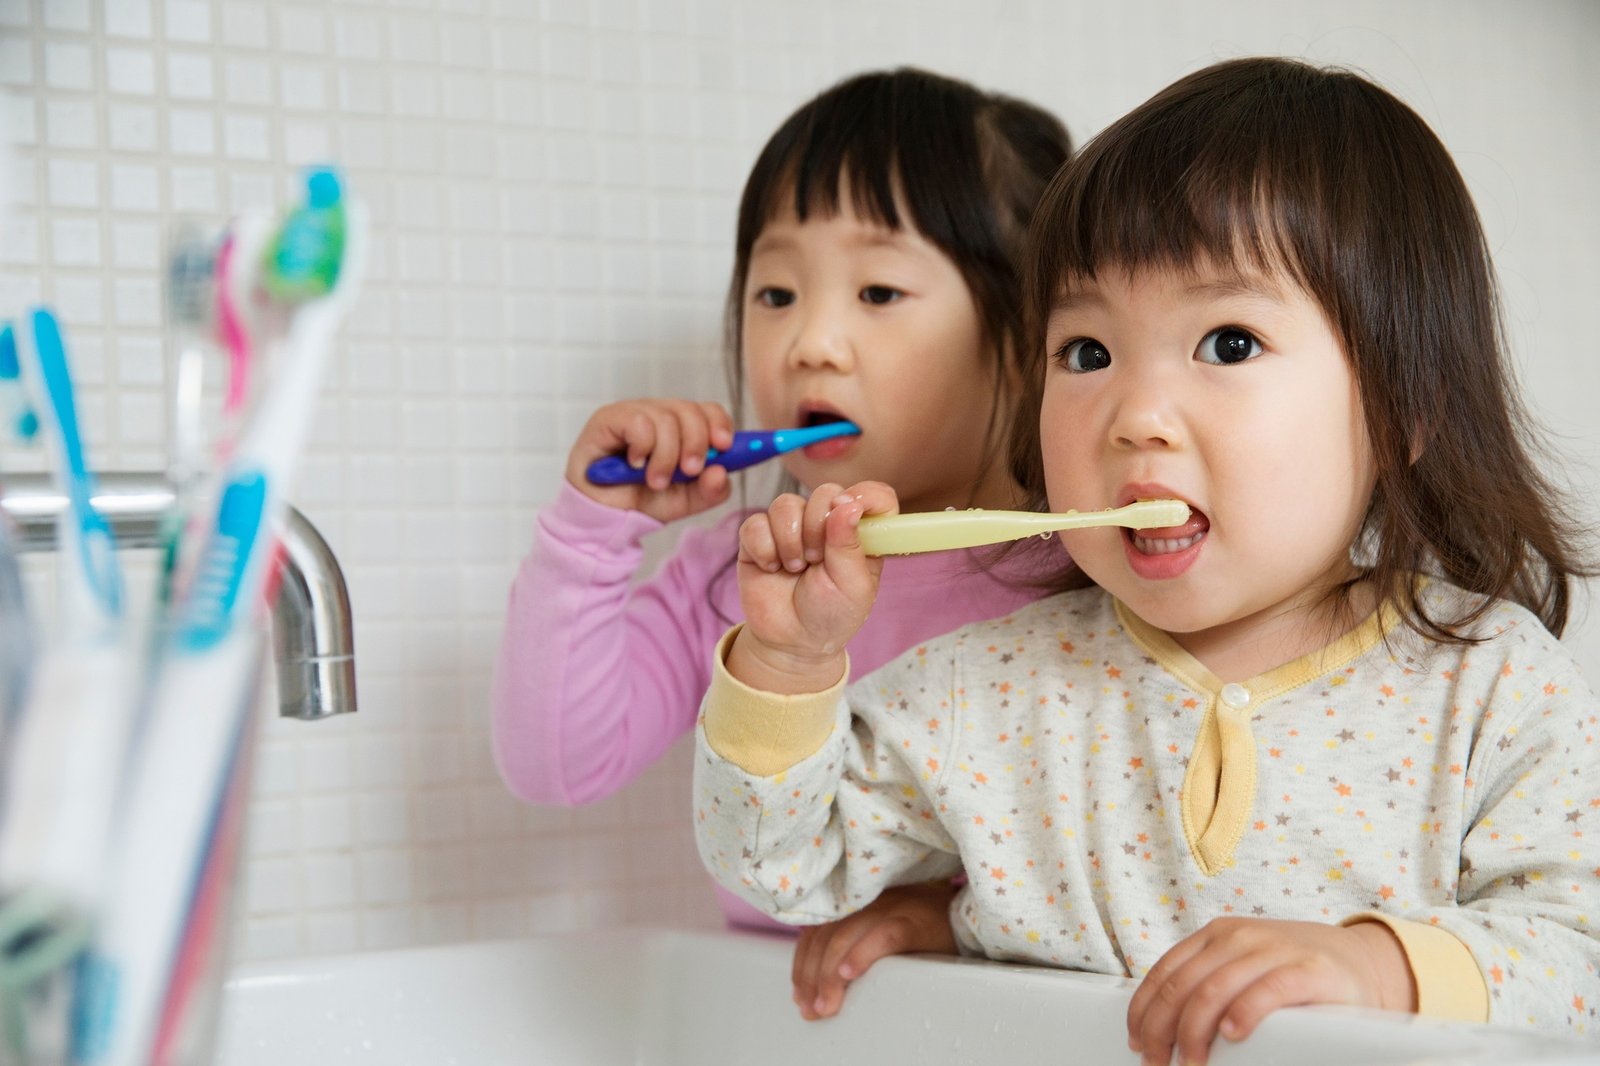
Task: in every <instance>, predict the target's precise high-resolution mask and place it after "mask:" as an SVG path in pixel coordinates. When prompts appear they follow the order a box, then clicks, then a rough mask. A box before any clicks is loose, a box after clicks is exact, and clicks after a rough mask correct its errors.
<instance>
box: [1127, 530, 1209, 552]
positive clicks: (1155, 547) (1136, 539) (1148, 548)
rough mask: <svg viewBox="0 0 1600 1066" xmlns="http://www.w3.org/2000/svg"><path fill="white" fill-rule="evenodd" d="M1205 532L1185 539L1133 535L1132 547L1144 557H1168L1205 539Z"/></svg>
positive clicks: (1202, 531)
mask: <svg viewBox="0 0 1600 1066" xmlns="http://www.w3.org/2000/svg"><path fill="white" fill-rule="evenodd" d="M1205 535H1206V531H1205V530H1201V531H1200V532H1198V533H1193V534H1191V535H1189V536H1187V537H1141V536H1139V534H1137V533H1135V534H1134V535H1133V546H1134V547H1135V548H1136V549H1138V550H1139V552H1140V553H1141V554H1144V555H1170V554H1172V553H1173V552H1181V551H1183V549H1185V548H1188V547H1190V546H1192V545H1194V544H1198V543H1199V542H1200V541H1202V540H1204V539H1205Z"/></svg>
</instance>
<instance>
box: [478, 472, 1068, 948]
mask: <svg viewBox="0 0 1600 1066" xmlns="http://www.w3.org/2000/svg"><path fill="white" fill-rule="evenodd" d="M743 518H744V514H741V513H735V514H730V515H729V516H727V517H726V518H725V519H723V520H722V521H721V522H719V523H717V524H716V525H714V526H711V527H709V528H701V529H691V530H689V531H688V532H686V533H685V534H684V535H683V537H682V539H681V540H680V541H679V542H678V546H677V550H676V551H675V553H674V554H673V555H672V556H671V557H670V558H669V559H667V560H666V562H664V563H663V564H662V565H661V567H660V568H659V570H658V571H657V572H656V574H655V575H654V576H652V577H651V578H649V579H648V580H646V581H642V582H637V583H636V582H635V581H634V578H635V575H636V574H637V573H638V571H639V568H640V566H641V565H642V563H643V560H644V548H643V546H642V545H641V539H642V538H643V537H644V536H645V535H646V534H648V533H651V532H653V531H655V530H658V529H660V528H661V523H660V522H657V521H656V520H655V519H653V518H650V517H648V516H646V515H643V514H640V513H639V512H637V511H623V510H618V509H616V508H613V507H607V506H605V505H603V504H599V503H596V502H594V501H593V500H591V499H589V498H588V497H586V496H584V495H583V494H582V493H580V492H578V491H577V490H576V489H574V488H573V487H572V486H570V485H567V484H565V483H563V484H562V486H561V489H560V492H559V494H558V496H557V498H556V499H555V501H554V502H553V503H552V504H551V505H550V506H548V507H546V508H545V509H544V510H543V511H541V512H540V514H539V518H538V521H537V523H536V527H535V532H534V541H533V549H532V550H531V551H530V552H529V553H528V555H527V558H525V559H524V560H523V562H522V566H521V568H520V569H519V570H518V572H517V577H516V580H515V582H514V583H513V584H512V586H511V598H510V605H509V607H508V608H507V611H506V626H505V633H504V636H503V637H502V639H501V643H500V655H499V659H498V662H497V665H496V669H495V679H494V688H493V697H492V698H493V712H494V751H495V761H496V765H497V766H498V767H499V768H500V776H501V777H502V779H504V781H505V783H506V786H507V787H508V788H510V790H511V791H512V792H513V793H514V794H515V795H517V796H518V797H520V798H521V799H523V800H526V801H527V802H529V803H540V804H556V805H561V806H569V807H570V806H580V805H582V804H585V803H591V802H593V801H595V800H599V799H604V798H605V797H607V796H609V795H611V794H612V793H614V792H617V791H618V790H620V789H621V788H623V787H624V786H625V785H627V784H628V783H629V782H631V781H633V780H634V778H636V777H638V776H639V774H640V773H641V772H643V770H644V769H645V768H646V767H648V766H649V765H650V764H651V763H653V762H655V760H656V759H658V758H660V757H661V755H662V753H663V752H665V751H666V749H667V748H668V746H669V745H671V744H672V742H673V741H675V740H677V739H678V738H679V737H680V736H682V735H684V734H685V733H688V732H690V731H691V730H692V729H693V728H694V723H695V718H696V716H697V715H698V713H699V710H700V700H701V697H702V696H704V695H705V691H706V687H707V686H708V685H709V683H710V680H711V664H712V653H713V649H714V648H715V647H716V644H717V640H718V638H719V637H721V636H722V634H723V632H724V631H726V630H727V628H728V626H729V625H731V624H733V623H734V622H739V621H742V620H743V618H744V612H743V611H742V610H741V609H740V606H739V588H738V582H737V580H736V579H735V577H734V574H733V568H732V565H731V563H732V561H733V559H734V556H735V555H736V554H737V551H738V541H737V538H738V529H739V523H740V522H741V521H742V520H743ZM1054 550H1055V551H1059V550H1060V549H1059V547H1058V546H1057V547H1056V548H1055V549H1054ZM1039 561H1040V560H1039V558H1037V557H1035V556H1026V557H1021V558H1017V559H1013V560H1008V561H1007V563H1006V564H1005V565H1003V566H1001V567H999V568H993V569H991V570H985V569H983V568H982V567H980V566H979V565H978V559H977V558H976V557H975V556H974V554H973V553H972V552H941V553H935V554H929V555H911V556H903V557H897V558H890V559H886V560H884V567H883V577H882V580H881V581H880V584H879V589H878V600H877V603H876V604H875V606H874V607H873V610H872V614H871V615H870V616H869V617H868V619H867V622H866V624H865V625H864V626H863V627H862V629H861V631H860V632H859V633H857V634H856V636H855V639H854V640H852V641H851V642H850V645H849V652H850V676H851V679H852V680H854V679H855V678H856V677H859V676H861V675H862V674H866V673H869V672H871V671H872V670H874V669H876V668H877V667H879V666H881V665H883V664H884V663H886V662H888V661H889V660H891V659H893V658H894V657H895V656H897V655H898V654H899V653H900V652H902V651H904V650H905V649H907V648H909V647H911V646H913V645H915V644H919V643H921V642H922V641H924V640H927V639H929V638H931V637H935V636H938V635H939V634H941V633H944V632H947V631H948V630H951V629H954V628H956V627H957V626H961V625H965V624H966V623H968V622H973V621H978V620H981V619H985V618H992V617H995V616H998V615H1004V614H1009V613H1010V612H1011V611H1013V610H1015V609H1016V608H1018V607H1020V606H1022V605H1023V604H1025V603H1028V602H1030V601H1032V600H1034V599H1037V598H1038V597H1039V595H1040V594H1041V590H1039V589H1038V588H1034V587H1029V586H1027V585H1026V584H1025V583H1023V582H1021V581H1020V580H1017V579H1018V578H1020V577H1022V576H1024V575H1025V574H1026V573H1027V570H1028V568H1029V567H1030V566H1032V565H1036V564H1037V563H1038V562H1039ZM1007 578H1010V579H1011V580H1007ZM687 787H688V783H687V782H685V788H686V789H687ZM685 802H688V801H687V799H685ZM718 895H719V899H720V900H721V902H722V907H723V912H724V914H726V915H727V917H728V920H729V921H731V922H736V923H739V924H745V925H756V926H759V927H763V928H787V927H781V926H779V925H778V924H777V923H776V922H774V921H773V920H772V919H770V918H767V917H766V916H764V915H762V914H760V913H759V912H757V911H756V910H755V909H754V908H753V907H751V906H750V905H749V904H747V903H745V902H743V901H742V900H739V899H737V898H735V897H734V896H733V895H731V894H729V893H725V892H722V890H720V889H719V890H718Z"/></svg>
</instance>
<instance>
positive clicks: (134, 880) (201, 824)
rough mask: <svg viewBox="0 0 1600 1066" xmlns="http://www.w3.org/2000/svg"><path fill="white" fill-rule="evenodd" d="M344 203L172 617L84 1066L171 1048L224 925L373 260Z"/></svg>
mask: <svg viewBox="0 0 1600 1066" xmlns="http://www.w3.org/2000/svg"><path fill="white" fill-rule="evenodd" d="M345 207H346V212H347V214H346V225H347V229H346V231H345V236H344V243H343V251H342V257H341V259H340V264H339V268H338V274H337V280H336V281H335V282H334V284H333V288H332V290H331V291H329V292H327V293H325V294H323V295H320V296H317V297H315V298H309V299H306V300H305V301H303V302H300V303H296V304H294V305H292V306H288V305H281V304H280V305H275V304H274V303H273V300H272V298H270V297H269V298H266V300H267V303H268V305H269V310H272V311H274V312H276V316H275V317H274V319H273V322H272V324H271V325H264V326H263V332H262V334H261V336H260V337H259V338H258V341H259V342H260V343H261V344H262V345H263V346H264V347H265V348H266V349H267V352H266V364H267V365H268V366H269V367H271V368H272V380H271V381H270V382H267V383H265V385H264V392H263V394H262V395H261V398H260V401H259V402H258V403H256V404H255V405H254V406H253V410H252V411H251V412H250V414H249V416H248V426H247V427H246V428H245V429H244V431H243V433H242V435H241V437H240V440H239V443H238V446H237V449H236V450H235V452H234V453H233V455H232V457H231V460H230V461H229V463H228V467H227V469H226V470H225V471H224V472H223V475H222V478H221V491H220V493H219V496H218V499H217V503H216V509H215V512H214V517H213V519H212V521H211V522H210V525H209V528H208V529H207V540H206V544H205V547H204V549H203V551H202V555H201V558H200V561H199V564H198V566H197V568H196V570H195V573H194V577H193V581H192V584H191V585H190V586H189V587H188V588H185V589H182V590H180V599H179V602H177V603H175V604H174V611H173V619H174V629H173V632H172V634H171V635H170V637H169V639H168V641H167V642H166V645H165V648H164V651H163V657H162V660H161V662H160V663H159V664H158V666H159V674H158V676H157V678H156V682H155V688H154V691H153V694H152V696H151V698H150V710H149V724H148V726H147V728H146V733H145V737H144V743H143V746H142V748H141V757H140V759H139V761H138V763H137V766H136V772H135V773H134V775H133V778H132V781H131V782H130V790H129V797H128V803H127V815H126V817H125V829H124V832H123V833H122V834H121V837H120V839H119V840H118V842H117V843H118V847H117V849H116V852H115V854H114V856H113V862H114V866H113V877H114V881H113V884H114V892H113V893H112V899H111V900H110V903H109V905H108V908H107V913H106V915H105V918H104V920H103V922H102V925H101V928H100V929H99V931H98V933H97V935H96V938H95V942H94V944H93V946H92V948H91V963H92V964H93V966H94V967H95V968H96V970H97V971H99V972H100V973H102V974H104V982H103V985H104V988H106V989H107V991H106V992H105V994H104V996H101V995H98V994H97V992H98V991H99V989H97V988H93V987H91V988H89V989H87V990H86V991H85V993H84V994H82V995H80V997H79V1001H78V1004H77V1006H78V1007H79V1010H78V1011H77V1012H76V1014H75V1021H76V1025H75V1029H74V1033H73V1044H74V1057H73V1061H74V1062H75V1063H84V1064H87V1063H93V1064H96V1066H99V1064H102V1063H103V1064H106V1066H148V1064H149V1063H152V1062H155V1063H161V1062H163V1061H164V1060H166V1059H167V1058H168V1056H169V1054H170V1052H171V1043H170V1042H171V1040H172V1039H174V1034H175V1033H176V1032H178V1031H179V1030H181V1029H182V1028H183V1026H182V1022H183V1020H184V1016H185V1015H186V1014H187V1013H188V1011H189V1008H190V1006H191V1005H190V1003H189V1002H188V1000H189V997H190V996H192V994H193V993H194V992H195V991H196V988H195V986H194V985H193V984H192V983H190V982H189V980H188V979H187V978H186V975H185V974H184V973H183V972H182V969H181V966H180V960H182V959H184V958H186V957H189V956H191V954H192V952H191V950H190V949H192V948H196V947H198V949H199V954H200V955H202V956H203V955H205V954H206V953H207V952H208V951H215V950H216V948H217V945H216V943H215V941H216V940H217V939H219V938H220V937H221V936H222V934H223V933H225V930H224V929H220V928H218V927H217V926H216V925H215V924H213V925H211V926H209V927H202V926H201V925H197V924H196V909H197V906H198V905H199V904H201V903H203V902H204V901H203V900H202V899H201V898H200V897H201V895H202V893H203V892H204V886H205V885H206V883H207V879H206V878H205V877H204V876H202V875H203V874H204V873H205V872H206V871H207V870H208V869H212V868H213V863H214V860H215V855H214V854H213V851H214V849H215V848H216V847H217V846H218V840H219V837H218V829H219V826H220V825H221V823H222V821H223V819H224V812H223V807H224V801H225V799H226V797H227V795H228V793H229V790H230V787H231V786H232V784H233V782H234V776H235V775H236V774H237V773H238V772H239V767H240V765H241V761H240V759H239V751H240V745H241V744H242V743H243V742H244V740H245V738H246V735H247V729H248V716H249V715H251V714H252V713H256V711H257V708H256V700H255V695H256V691H257V685H256V677H257V670H258V667H259V663H260V661H261V651H262V649H263V641H262V636H263V622H264V618H263V614H262V610H261V608H262V601H263V597H264V592H265V589H266V587H267V585H268V583H269V581H270V580H271V578H272V572H273V571H272V558H273V554H274V552H275V549H276V536H275V534H274V531H273V524H274V522H275V520H276V518H277V516H278V515H279V513H280V512H281V510H282V508H283V506H284V502H285V493H286V491H287V487H288V485H289V483H290V482H291V480H292V478H293V474H294V470H295V467H296V466H297V464H298V460H299V456H300V452H301V450H302V447H303V445H304V442H305V439H306V437H307V435H308V434H309V432H310V425H311V417H312V413H313V408H314V406H315V400H316V394H317V390H318V387H319V385H320V383H321V377H322V368H323V364H324V363H325V361H326V357H327V354H328V350H329V348H330V347H331V342H332V339H333V333H334V331H335V329H336V328H337V326H338V323H339V321H340V320H341V319H342V318H343V317H344V315H345V314H346V312H347V311H348V310H349V306H350V303H351V301H352V300H353V298H354V295H355V292H356V289H357V287H358V286H359V284H360V281H361V277H362V274H363V271H364V266H365V251H366V234H367V215H366V212H365V210H364V207H363V205H362V204H361V203H360V202H359V201H354V202H346V203H345ZM285 225H286V226H287V225H288V223H285ZM236 232H237V239H238V240H239V247H238V254H239V255H240V257H241V262H243V263H245V264H246V268H245V269H248V270H250V271H252V272H253V273H254V272H259V271H260V270H261V269H262V268H261V267H260V266H259V265H258V264H259V263H260V262H261V256H260V255H259V245H257V244H256V242H255V240H254V232H253V230H252V227H249V226H240V227H239V228H238V230H237V231H236ZM247 236H248V239H247Z"/></svg>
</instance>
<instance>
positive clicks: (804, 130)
mask: <svg viewBox="0 0 1600 1066" xmlns="http://www.w3.org/2000/svg"><path fill="white" fill-rule="evenodd" d="M980 103H981V94H979V93H978V92H977V91H976V90H974V89H973V88H972V87H971V86H968V85H964V84H962V83H960V82H956V81H952V80H950V79H948V78H942V77H939V76H937V75H934V74H928V73H925V72H922V71H910V70H903V71H896V72H895V74H894V75H893V76H890V77H885V76H870V75H869V76H863V77H858V78H852V79H850V80H849V81H845V82H842V83H840V84H839V85H837V86H835V87H834V88H832V89H830V90H829V91H827V92H826V93H823V94H822V95H821V96H819V97H817V98H816V100H815V101H814V102H813V103H812V104H811V105H810V106H808V107H806V108H804V109H802V110H801V111H800V112H797V113H796V114H795V115H794V116H793V117H791V118H790V119H789V121H788V122H786V123H784V125H783V126H782V127H780V128H779V130H778V132H777V133H775V134H773V136H772V139H771V140H770V141H768V142H767V145H766V148H765V149H764V150H763V151H762V153H761V156H760V158H759V159H758V160H757V161H756V165H755V167H754V168H753V169H752V170H751V172H750V179H749V181H748V183H747V184H746V187H745V197H744V200H743V202H742V203H741V204H740V207H739V229H738V234H737V238H736V241H737V249H738V251H739V252H741V253H748V250H749V248H750V247H751V245H752V244H754V243H755V239H756V237H757V236H759V235H760V233H761V229H762V227H764V226H765V225H766V224H767V223H768V222H770V221H771V220H772V219H773V217H774V216H776V215H777V214H778V213H779V211H781V210H782V209H783V208H784V207H792V208H793V209H794V212H795V214H796V215H797V216H798V217H799V218H800V220H801V221H802V222H804V221H805V220H806V219H808V218H810V217H811V216H812V215H814V214H815V215H821V216H822V217H831V216H832V215H835V214H837V213H838V211H839V206H840V195H841V185H842V184H845V183H848V184H847V186H846V187H847V190H848V194H849V196H850V199H851V207H852V208H853V209H854V211H855V212H856V214H858V215H860V216H861V217H863V218H868V219H871V220H872V221H874V222H876V223H878V224H880V225H882V226H886V227H888V228H889V229H892V230H898V229H900V228H901V226H902V225H904V224H905V223H904V221H903V220H902V219H901V217H900V206H901V204H900V203H898V202H897V200H896V192H897V189H898V191H899V192H900V193H901V195H902V196H903V198H904V207H905V209H906V210H907V212H908V213H909V214H910V216H911V218H910V220H909V221H910V224H911V225H912V226H913V227H914V228H915V229H916V230H918V231H919V232H920V233H921V234H922V235H923V236H925V237H927V238H928V239H929V240H930V241H932V242H933V243H934V244H936V245H938V246H939V248H940V249H941V250H943V251H944V252H945V254H946V255H948V256H950V258H951V259H954V260H956V261H957V262H961V261H962V260H963V259H964V258H965V257H966V255H967V254H969V253H968V248H967V246H969V245H974V246H978V247H982V246H984V245H988V246H989V247H990V248H991V249H993V250H994V251H995V252H998V251H999V247H1000V238H999V234H998V233H994V232H984V231H985V230H992V226H985V225H984V224H983V221H984V220H983V219H982V218H981V217H979V218H974V217H973V215H974V214H975V213H974V212H973V205H975V204H982V203H983V202H984V201H986V200H987V199H988V192H987V191H986V189H985V187H984V182H983V175H982V170H981V164H980V162H979V160H980V154H979V151H978V135H977V129H976V123H975V115H976V111H977V107H978V105H979V104H980ZM976 214H978V215H979V216H981V215H982V214H983V212H977V213H976ZM975 222H976V223H977V225H976V227H974V223H975ZM974 228H976V230H977V231H978V232H977V233H974V232H973V230H974Z"/></svg>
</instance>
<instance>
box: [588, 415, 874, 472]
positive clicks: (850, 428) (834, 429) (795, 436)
mask: <svg viewBox="0 0 1600 1066" xmlns="http://www.w3.org/2000/svg"><path fill="white" fill-rule="evenodd" d="M860 432H861V428H860V427H859V426H857V425H856V424H855V423H854V422H827V423H824V424H822V425H819V426H804V427H801V428H799V429H763V430H753V429H752V430H741V431H739V432H738V433H735V434H734V435H733V443H732V444H730V445H729V446H728V447H726V448H724V449H722V450H721V451H718V450H717V449H716V448H711V449H708V450H707V451H706V465H707V466H720V467H723V468H724V469H726V470H727V471H728V472H729V473H732V472H733V471H735V470H743V469H744V468H745V467H747V466H754V465H756V464H757V463H764V462H766V461H767V460H768V459H771V458H773V457H774V456H778V455H782V454H783V453H784V452H792V451H794V450H795V449H796V448H804V447H806V446H807V445H808V444H815V443H817V442H818V441H822V440H829V439H831V438H833V437H849V436H854V435H855V434H857V433H860ZM584 473H585V476H587V477H588V479H589V484H591V485H642V484H644V471H643V470H635V469H634V468H633V467H631V466H629V465H628V461H627V459H625V458H623V457H622V456H620V455H608V456H606V457H605V458H603V459H596V460H595V461H594V462H592V463H590V464H589V467H588V469H587V470H586V471H585V472H584ZM699 476H700V475H698V474H696V475H694V477H691V476H689V475H688V474H685V473H684V472H683V471H682V470H674V471H673V472H672V480H673V481H674V482H678V483H682V482H685V481H693V480H695V478H696V477H699Z"/></svg>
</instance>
